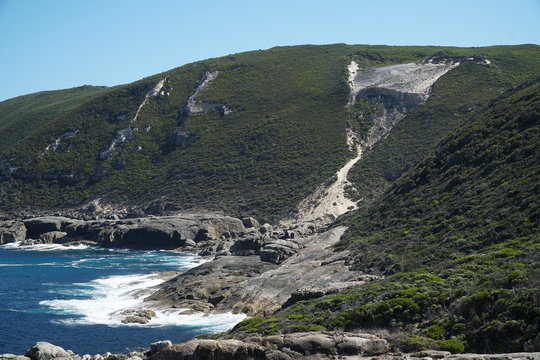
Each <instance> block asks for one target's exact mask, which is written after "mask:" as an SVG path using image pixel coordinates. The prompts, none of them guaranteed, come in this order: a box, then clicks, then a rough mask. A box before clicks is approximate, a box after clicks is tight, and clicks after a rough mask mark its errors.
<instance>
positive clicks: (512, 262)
mask: <svg viewBox="0 0 540 360" xmlns="http://www.w3.org/2000/svg"><path fill="white" fill-rule="evenodd" d="M539 119H540V80H537V81H534V82H532V83H531V82H527V83H525V84H523V85H521V86H520V87H518V88H516V89H514V90H510V91H508V92H506V93H505V94H503V95H502V96H501V97H499V98H498V99H497V101H495V102H493V103H492V104H491V105H490V106H489V107H488V108H487V109H485V110H484V111H482V112H480V113H478V114H476V116H475V117H474V118H473V119H472V120H471V121H470V122H469V123H467V124H466V125H464V126H463V127H462V128H461V129H460V130H458V131H456V132H455V133H454V134H452V135H451V136H450V137H448V138H446V140H444V141H443V142H442V143H441V144H440V145H439V146H438V147H437V149H436V151H435V152H433V153H432V154H430V155H429V156H427V157H426V158H425V159H423V160H422V161H421V162H419V163H418V164H417V165H416V166H415V167H414V168H413V169H411V170H410V171H409V172H408V173H407V174H406V175H404V176H403V177H402V178H400V179H399V180H398V181H397V182H396V183H395V184H394V185H393V186H392V187H391V188H390V189H389V190H388V191H387V192H386V193H385V194H384V196H383V197H382V198H381V199H380V200H379V201H377V202H375V203H374V204H373V205H372V206H371V207H369V208H367V209H364V210H361V211H359V212H357V213H356V214H355V215H353V216H351V217H349V218H348V219H344V220H343V221H342V222H343V223H346V224H349V225H351V228H350V230H349V231H348V233H347V234H346V238H345V240H344V241H343V243H342V245H341V246H342V247H347V248H349V249H351V250H352V252H353V259H352V267H353V268H355V269H356V270H363V271H365V272H367V273H379V274H384V275H386V277H385V278H384V279H383V280H381V281H377V282H371V283H367V284H365V285H363V286H361V287H357V288H353V289H350V290H347V291H343V292H341V293H338V294H333V295H328V296H325V297H322V298H320V299H315V300H309V301H303V302H299V303H297V304H295V305H293V306H291V307H290V308H286V309H283V310H281V311H279V312H277V313H276V314H274V316H273V319H274V320H273V324H276V325H273V329H274V331H275V330H277V331H282V332H287V331H294V329H292V328H291V325H292V323H294V326H299V327H303V328H307V327H310V326H322V327H325V328H326V329H346V330H354V329H366V328H371V329H381V328H385V329H389V330H390V331H392V332H394V333H396V334H402V335H401V336H397V337H396V339H397V340H396V345H398V346H399V347H401V348H403V349H405V350H415V349H421V348H438V349H441V350H449V351H452V352H463V351H464V350H467V351H477V352H512V351H523V350H529V351H533V350H536V351H537V350H538V348H537V346H538V345H537V344H538V340H539V339H538V333H539V332H540V307H539V306H538V294H540V261H539V260H540V229H539V216H540V205H539V204H540V199H539V194H540V192H539V191H538V179H539V178H540V174H539V170H540V159H539V158H538V154H537V151H536V149H538V148H539V147H540V122H539ZM248 321H249V320H248ZM291 321H292V323H291ZM235 331H248V332H254V331H257V332H265V331H266V323H265V322H264V321H258V322H256V323H249V322H245V323H241V324H239V325H238V326H237V328H236V329H235ZM535 344H536V345H535Z"/></svg>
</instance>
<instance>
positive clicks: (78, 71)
mask: <svg viewBox="0 0 540 360" xmlns="http://www.w3.org/2000/svg"><path fill="white" fill-rule="evenodd" d="M338 42H339V43H348V44H388V45H454V46H487V45H496V44H523V43H535V44H540V0H451V1H442V0H425V1H424V0H422V1H415V0H382V1H375V0H367V1H364V0H329V1H319V0H266V1H259V0H221V1H217V0H215V1H212V0H190V1H184V0H146V1H140V0H0V79H1V80H0V81H1V85H0V100H4V99H7V98H11V97H15V96H18V95H22V94H28V93H32V92H36V91H40V90H53V89H61V88H68V87H74V86H79V85H84V84H91V85H107V86H110V85H118V84H123V83H128V82H131V81H135V80H137V79H140V78H142V77H144V76H148V75H152V74H155V73H158V72H162V71H165V70H168V69H171V68H174V67H177V66H180V65H183V64H185V63H189V62H192V61H196V60H201V59H206V58H210V57H216V56H222V55H226V54H231V53H235V52H241V51H248V50H253V49H266V48H269V47H272V46H278V45H296V44H328V43H338Z"/></svg>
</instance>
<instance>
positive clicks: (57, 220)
mask: <svg viewBox="0 0 540 360" xmlns="http://www.w3.org/2000/svg"><path fill="white" fill-rule="evenodd" d="M72 221H73V220H72V219H69V218H66V217H62V216H43V217H38V218H32V219H26V220H23V222H24V225H25V226H26V231H27V234H26V237H27V238H31V239H37V238H39V236H40V235H41V234H45V233H48V232H51V231H64V230H65V228H66V226H67V225H68V224H70V223H71V222H72Z"/></svg>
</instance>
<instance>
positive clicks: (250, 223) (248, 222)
mask: <svg viewBox="0 0 540 360" xmlns="http://www.w3.org/2000/svg"><path fill="white" fill-rule="evenodd" d="M242 224H244V227H245V228H246V229H249V228H256V229H259V228H260V227H261V224H259V222H258V221H257V220H256V219H255V218H252V217H251V216H246V217H243V218H242Z"/></svg>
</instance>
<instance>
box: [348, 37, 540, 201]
mask: <svg viewBox="0 0 540 360" xmlns="http://www.w3.org/2000/svg"><path fill="white" fill-rule="evenodd" d="M535 54H536V55H535ZM440 56H441V57H442V58H454V59H455V60H456V61H457V60H459V61H460V62H461V65H460V66H458V67H457V68H455V69H453V70H452V71H450V72H448V73H447V74H446V75H444V76H442V77H441V78H440V79H439V80H438V81H437V82H436V84H435V85H434V87H433V89H432V94H431V96H430V98H429V99H428V101H427V102H426V103H425V104H424V105H423V106H420V107H418V108H416V109H414V110H412V111H411V112H410V113H409V115H408V116H407V117H406V118H405V119H403V120H402V121H401V122H399V123H398V124H397V125H396V126H395V127H394V128H393V129H392V132H391V133H390V135H389V136H388V137H387V138H386V139H385V141H383V142H379V143H378V144H376V145H375V147H374V148H373V149H372V150H371V151H369V152H368V153H366V154H365V155H364V157H363V158H362V161H361V162H359V163H358V164H357V165H356V166H355V167H354V168H353V169H352V170H351V172H350V173H349V179H350V180H351V181H353V183H354V184H355V187H356V189H357V190H358V193H357V194H356V197H357V198H362V199H363V200H364V202H366V203H369V202H372V201H373V200H374V199H376V198H377V197H378V196H379V195H381V194H382V193H383V192H384V190H385V189H387V188H388V187H389V186H390V184H392V183H393V182H394V181H395V180H396V179H397V178H399V177H400V176H401V175H402V174H404V173H405V172H406V171H407V170H408V169H410V168H411V167H412V166H413V165H414V164H415V163H416V162H417V161H418V160H419V159H421V158H422V157H423V156H424V155H426V154H427V152H429V151H431V150H432V149H433V148H434V147H435V146H437V144H438V143H439V142H440V141H441V140H442V139H443V138H444V137H445V136H446V135H448V134H449V133H450V132H452V131H453V130H455V129H457V128H458V127H459V126H460V125H461V124H463V123H464V122H466V121H468V119H469V118H470V117H471V116H476V114H477V113H478V111H479V109H481V108H482V107H483V106H486V105H487V104H488V103H489V101H490V100H491V99H492V98H494V97H495V96H498V95H500V94H501V93H502V92H503V91H504V90H506V89H508V88H509V87H511V86H513V85H515V84H518V83H520V82H522V81H524V80H526V79H529V78H533V77H535V76H538V74H540V62H539V61H538V60H537V59H538V47H536V46H528V45H522V46H516V47H504V46H494V47H488V48H473V49H460V48H450V49H444V50H443V49H441V51H440ZM468 56H473V57H474V60H467V57H468ZM483 59H487V60H489V61H490V64H489V65H486V64H482V63H479V62H481V60H483ZM362 105H364V104H361V105H360V106H362ZM364 107H365V105H364ZM363 119H364V124H360V130H362V129H364V130H365V129H366V127H367V128H369V126H370V125H371V124H369V123H368V124H365V117H364V118H363Z"/></svg>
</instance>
